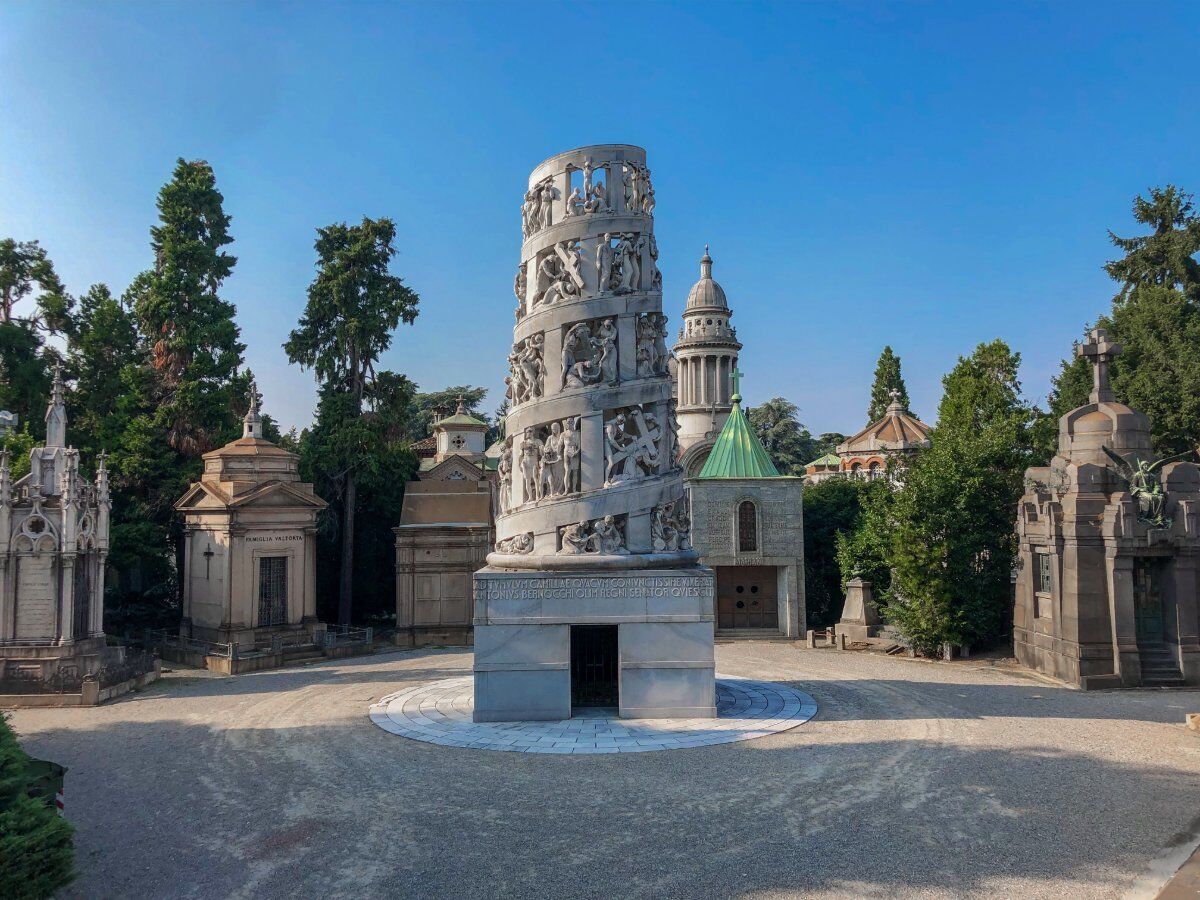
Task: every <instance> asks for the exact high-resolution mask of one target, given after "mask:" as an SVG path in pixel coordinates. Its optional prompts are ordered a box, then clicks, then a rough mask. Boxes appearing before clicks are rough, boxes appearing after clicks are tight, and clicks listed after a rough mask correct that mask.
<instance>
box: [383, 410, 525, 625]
mask: <svg viewBox="0 0 1200 900" xmlns="http://www.w3.org/2000/svg"><path fill="white" fill-rule="evenodd" d="M487 429H488V426H487V423H486V422H484V421H482V420H481V419H477V418H475V417H474V416H472V415H469V414H468V413H467V411H466V409H465V407H464V406H463V403H462V400H461V398H460V399H459V403H458V409H457V410H456V411H455V413H454V414H453V415H451V416H446V417H444V418H442V419H439V420H438V421H437V422H435V423H434V426H433V444H434V448H435V452H434V455H433V456H431V457H428V458H424V459H422V460H421V468H420V471H419V472H418V474H417V480H416V481H413V482H411V483H409V484H408V485H407V486H406V488H405V491H404V505H403V507H402V509H401V513H400V524H399V525H398V526H397V527H396V528H395V529H393V530H394V532H395V535H396V643H397V644H399V645H400V646H402V647H420V646H425V645H429V644H470V643H471V630H472V626H471V616H472V608H471V576H472V573H474V572H475V570H476V569H479V568H482V567H483V565H484V564H485V561H486V559H487V554H488V551H489V550H491V547H492V534H493V531H492V515H493V513H492V504H493V496H494V494H495V489H496V481H497V477H496V471H497V468H499V467H501V466H504V467H507V468H508V469H509V471H511V465H512V460H511V459H509V458H507V457H506V456H504V455H503V454H501V455H499V456H498V457H497V458H496V461H495V464H493V461H492V458H489V457H488V456H487V455H486V454H485V451H484V440H485V437H486V435H487Z"/></svg>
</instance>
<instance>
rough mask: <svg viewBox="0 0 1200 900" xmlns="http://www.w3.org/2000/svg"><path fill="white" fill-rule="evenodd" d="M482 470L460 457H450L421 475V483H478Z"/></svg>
mask: <svg viewBox="0 0 1200 900" xmlns="http://www.w3.org/2000/svg"><path fill="white" fill-rule="evenodd" d="M481 478H483V469H481V468H480V467H479V466H477V465H475V464H474V463H472V462H471V461H470V460H468V459H464V458H463V457H461V456H450V457H447V458H446V459H444V460H442V461H441V462H440V463H438V464H437V465H436V466H434V467H433V468H432V469H429V470H428V471H426V472H422V473H421V480H422V481H478V480H479V479H481Z"/></svg>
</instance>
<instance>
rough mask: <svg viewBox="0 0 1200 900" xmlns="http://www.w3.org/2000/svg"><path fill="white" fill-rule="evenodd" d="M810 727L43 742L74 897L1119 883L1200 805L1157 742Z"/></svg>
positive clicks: (180, 728)
mask: <svg viewBox="0 0 1200 900" xmlns="http://www.w3.org/2000/svg"><path fill="white" fill-rule="evenodd" d="M894 684H895V685H896V686H897V688H903V686H904V684H905V683H904V682H895V683H894ZM805 686H806V687H811V685H805ZM806 728H807V726H802V727H801V728H800V729H797V730H796V731H794V732H789V733H786V734H783V735H777V736H775V737H772V738H767V739H764V740H761V741H751V742H747V743H741V744H732V745H724V746H717V747H709V748H701V749H696V750H680V751H668V752H660V753H648V754H637V755H631V756H620V755H617V756H584V757H548V756H524V755H520V754H509V753H490V752H487V751H472V750H465V749H464V750H457V749H449V748H439V747H434V746H431V745H427V744H418V743H415V742H411V741H406V740H404V739H401V738H396V737H393V736H390V735H387V734H385V733H383V732H382V731H380V730H379V729H377V728H375V727H374V726H373V725H371V724H370V723H369V722H368V721H366V719H365V715H364V716H360V717H358V718H357V719H356V720H354V721H353V722H349V721H347V722H322V721H316V722H314V723H313V724H312V725H311V726H308V727H298V726H296V725H295V724H294V723H293V724H290V725H289V726H288V727H283V728H266V727H263V728H246V727H240V728H237V729H235V730H224V731H223V730H222V729H221V727H220V724H219V723H216V722H213V723H206V724H197V723H195V722H188V721H179V720H163V721H156V722H142V723H128V724H106V725H105V724H102V725H98V726H94V727H88V728H86V729H84V728H80V729H71V728H64V729H56V730H48V731H44V732H40V733H36V734H32V735H30V736H28V737H27V738H26V739H25V743H26V746H27V749H28V750H29V751H30V752H31V753H34V754H35V755H37V756H41V757H48V758H51V759H55V760H58V761H60V762H63V763H65V764H67V765H68V766H69V767H70V775H69V776H68V782H67V798H68V800H67V810H68V816H69V817H70V818H71V819H72V820H73V821H74V822H75V823H76V825H77V827H78V834H77V844H78V848H79V853H78V862H79V868H80V871H81V877H80V879H79V881H78V882H77V883H76V884H75V885H74V886H73V887H71V888H70V889H69V890H67V891H66V892H64V893H63V894H62V896H63V897H96V896H166V895H170V896H173V897H213V896H230V895H237V896H243V895H247V896H248V895H251V894H252V895H253V896H255V897H268V898H270V897H287V898H292V897H317V896H346V897H383V896H388V897H401V896H402V897H491V896H504V897H506V898H525V897H529V898H543V897H622V898H624V897H648V898H649V897H653V898H663V897H729V896H741V897H746V896H749V897H756V896H758V895H760V894H762V895H774V894H775V893H777V892H790V893H796V894H801V895H803V894H805V893H813V892H824V891H830V892H839V893H845V894H846V895H851V896H868V895H878V896H894V895H898V894H900V895H903V894H914V893H922V892H937V891H943V892H948V893H950V894H951V895H960V894H964V893H968V892H973V891H976V892H981V893H987V894H1004V893H1007V894H1008V895H1010V896H1012V895H1020V894H1021V893H1025V894H1028V893H1030V892H1029V891H1021V890H1017V889H1015V888H1013V887H1012V885H1011V883H1010V882H1006V881H1005V880H1006V879H1014V878H1019V879H1030V880H1031V881H1032V882H1033V883H1034V884H1038V883H1042V884H1044V883H1047V882H1057V883H1060V886H1059V888H1058V889H1057V890H1055V891H1048V893H1058V894H1059V895H1062V896H1072V897H1074V896H1083V895H1090V894H1092V893H1099V892H1101V890H1103V891H1105V892H1106V894H1107V892H1111V893H1113V894H1115V893H1119V892H1120V887H1119V885H1120V884H1122V883H1124V879H1127V878H1130V877H1133V876H1134V875H1136V874H1137V873H1139V872H1140V871H1141V869H1142V867H1143V865H1144V863H1145V861H1146V860H1147V859H1148V858H1149V857H1151V856H1153V855H1154V854H1155V853H1156V852H1157V851H1158V849H1159V848H1160V847H1162V846H1163V845H1164V844H1166V843H1167V842H1168V841H1169V840H1170V839H1171V838H1172V835H1173V834H1174V833H1175V832H1176V831H1179V830H1181V829H1183V828H1185V827H1186V826H1187V824H1188V823H1189V822H1191V820H1192V819H1193V817H1194V816H1195V810H1196V809H1198V808H1200V779H1198V778H1197V777H1196V771H1195V770H1194V769H1193V770H1192V771H1180V770H1178V769H1172V768H1169V767H1167V766H1163V765H1160V764H1157V763H1155V762H1154V761H1153V760H1149V759H1147V761H1146V762H1145V763H1143V764H1139V765H1120V764H1115V763H1113V762H1110V761H1106V760H1103V759H1099V758H1096V757H1093V756H1089V755H1083V754H1078V753H1071V752H1064V751H1063V750H1061V749H1056V748H1053V747H1043V748H1037V749H1029V748H1020V749H1012V748H1003V749H1000V748H988V747H975V746H970V745H963V744H953V743H950V742H947V741H944V740H943V741H925V740H895V741H850V742H845V741H842V740H839V738H838V736H837V735H836V733H834V734H831V733H830V730H829V729H825V730H824V735H825V737H824V740H827V741H830V742H829V743H824V742H822V741H820V740H808V739H806V734H807V732H806V731H805V729H806ZM862 731H863V730H862V729H858V730H857V731H856V732H855V733H856V734H859V735H861V734H862ZM1100 819H1102V820H1103V827H1097V823H1098V821H1099V820H1100ZM1063 882H1065V883H1068V884H1069V888H1068V889H1067V890H1062V885H1061V883H1063ZM1006 884H1007V888H1006ZM1027 886H1028V885H1026V887H1027ZM1034 893H1038V894H1039V895H1040V892H1037V891H1035V892H1034Z"/></svg>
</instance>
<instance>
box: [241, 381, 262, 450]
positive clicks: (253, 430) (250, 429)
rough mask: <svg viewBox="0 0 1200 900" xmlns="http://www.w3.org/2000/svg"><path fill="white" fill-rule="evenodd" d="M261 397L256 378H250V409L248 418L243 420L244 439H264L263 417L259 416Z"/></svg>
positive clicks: (247, 411) (247, 413)
mask: <svg viewBox="0 0 1200 900" xmlns="http://www.w3.org/2000/svg"><path fill="white" fill-rule="evenodd" d="M258 410H259V397H258V384H257V382H255V380H254V377H253V376H251V377H250V408H249V409H247V410H246V417H245V418H244V419H242V437H244V438H261V437H262V416H260V415H259V414H258Z"/></svg>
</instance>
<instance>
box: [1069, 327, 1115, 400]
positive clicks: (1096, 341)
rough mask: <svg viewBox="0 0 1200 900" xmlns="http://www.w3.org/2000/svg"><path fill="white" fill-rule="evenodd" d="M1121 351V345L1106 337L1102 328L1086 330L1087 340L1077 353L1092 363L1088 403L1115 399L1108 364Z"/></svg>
mask: <svg viewBox="0 0 1200 900" xmlns="http://www.w3.org/2000/svg"><path fill="white" fill-rule="evenodd" d="M1120 353H1121V345H1120V344H1118V343H1116V342H1114V341H1110V340H1109V339H1108V332H1107V331H1105V330H1104V329H1103V328H1093V329H1092V330H1091V331H1090V332H1088V341H1087V343H1086V344H1083V345H1082V346H1080V348H1079V355H1080V356H1082V357H1084V358H1085V359H1087V360H1088V361H1090V362H1091V364H1092V393H1091V396H1090V397H1088V401H1089V402H1090V403H1112V402H1113V401H1115V400H1116V397H1115V396H1114V395H1113V392H1112V387H1111V386H1110V385H1109V382H1108V365H1109V363H1111V362H1112V361H1113V359H1114V358H1115V357H1117V356H1119V355H1120Z"/></svg>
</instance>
